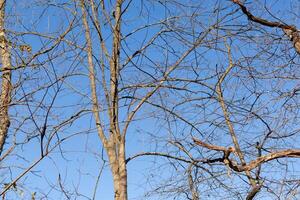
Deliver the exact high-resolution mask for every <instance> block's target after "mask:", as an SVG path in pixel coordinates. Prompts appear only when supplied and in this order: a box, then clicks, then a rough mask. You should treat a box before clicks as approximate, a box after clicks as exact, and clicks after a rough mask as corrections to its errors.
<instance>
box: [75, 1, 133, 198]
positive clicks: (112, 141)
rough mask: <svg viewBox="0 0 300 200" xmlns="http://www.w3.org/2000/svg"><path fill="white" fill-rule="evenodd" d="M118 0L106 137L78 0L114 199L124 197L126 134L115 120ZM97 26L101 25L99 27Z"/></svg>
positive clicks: (85, 23)
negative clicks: (108, 128)
mask: <svg viewBox="0 0 300 200" xmlns="http://www.w3.org/2000/svg"><path fill="white" fill-rule="evenodd" d="M121 3H122V1H118V3H117V6H116V18H117V20H116V21H117V22H116V26H115V29H114V39H113V52H112V58H111V60H110V78H111V79H110V87H111V88H110V95H111V96H110V98H109V99H111V103H110V104H109V105H110V108H109V115H108V117H109V120H110V132H109V135H110V137H109V138H106V135H105V133H104V131H103V129H102V122H101V119H100V115H99V102H98V98H97V88H96V87H97V84H96V78H95V76H96V73H95V72H96V71H95V67H94V64H93V48H92V39H91V33H90V28H89V24H88V20H87V12H86V7H85V6H86V5H85V2H84V0H81V1H80V4H81V10H82V20H83V26H84V29H85V38H86V42H87V46H86V52H87V56H88V66H89V79H90V85H91V92H92V104H93V106H92V107H93V114H94V116H95V121H96V125H97V131H98V135H99V138H100V139H101V141H102V143H103V146H104V148H105V150H106V153H107V155H108V159H109V164H110V168H111V172H112V176H113V184H114V193H115V195H114V199H115V200H127V199H128V197H127V170H126V157H125V136H121V134H120V128H119V122H118V109H119V106H118V74H119V54H120V37H121V35H120V16H121ZM99 30H100V29H99Z"/></svg>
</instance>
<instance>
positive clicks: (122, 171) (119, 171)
mask: <svg viewBox="0 0 300 200" xmlns="http://www.w3.org/2000/svg"><path fill="white" fill-rule="evenodd" d="M118 146H119V147H120V148H119V149H117V148H116V147H117V145H114V144H113V143H110V145H109V146H108V147H107V148H106V150H107V154H108V158H109V162H110V167H111V172H112V176H113V184H114V193H115V195H114V199H115V200H127V199H128V197H127V196H128V195H127V168H126V158H125V142H124V141H121V142H120V144H119V145H118ZM117 152H118V153H117Z"/></svg>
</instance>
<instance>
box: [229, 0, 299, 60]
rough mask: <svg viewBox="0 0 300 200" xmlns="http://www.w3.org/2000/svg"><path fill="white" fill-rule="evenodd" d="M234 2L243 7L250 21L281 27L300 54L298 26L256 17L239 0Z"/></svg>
mask: <svg viewBox="0 0 300 200" xmlns="http://www.w3.org/2000/svg"><path fill="white" fill-rule="evenodd" d="M232 2H233V3H235V4H237V5H238V6H239V7H240V8H241V10H242V12H243V13H244V14H245V15H246V16H247V17H248V19H249V20H250V21H253V22H256V23H258V24H261V25H263V26H268V27H271V28H281V29H282V31H283V32H284V33H285V34H286V35H287V36H288V37H289V38H290V40H291V41H292V42H293V45H294V48H295V50H296V51H297V53H298V54H300V34H299V31H298V30H297V28H296V26H294V25H288V24H285V23H281V22H273V21H268V20H266V19H262V18H259V17H256V16H254V15H253V14H252V13H251V12H250V11H249V10H248V9H247V8H246V7H245V6H244V5H243V4H242V3H241V2H240V1H239V0H232Z"/></svg>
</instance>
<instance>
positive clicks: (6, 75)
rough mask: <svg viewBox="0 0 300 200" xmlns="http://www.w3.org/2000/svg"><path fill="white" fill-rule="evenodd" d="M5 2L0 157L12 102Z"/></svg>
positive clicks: (0, 13)
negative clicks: (5, 25)
mask: <svg viewBox="0 0 300 200" xmlns="http://www.w3.org/2000/svg"><path fill="white" fill-rule="evenodd" d="M5 2H6V1H5V0H0V48H1V49H0V58H1V64H2V69H1V70H2V77H1V79H2V80H1V81H2V85H1V97H0V106H1V107H0V155H1V154H2V151H3V146H4V144H5V140H6V138H7V133H8V128H9V125H10V119H9V114H8V108H9V104H10V102H11V91H12V86H11V54H10V44H9V41H8V40H7V39H6V36H5V27H4V24H5V23H4V22H5V19H4V18H5Z"/></svg>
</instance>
